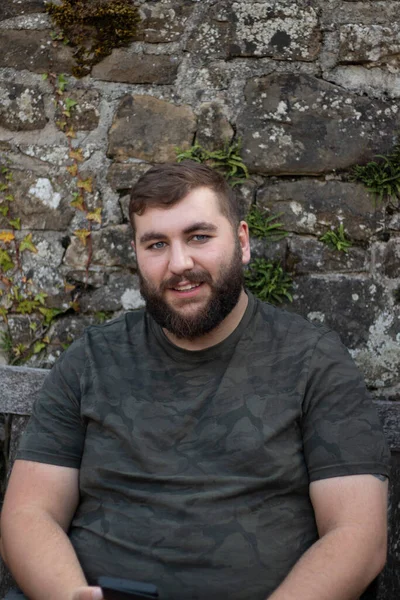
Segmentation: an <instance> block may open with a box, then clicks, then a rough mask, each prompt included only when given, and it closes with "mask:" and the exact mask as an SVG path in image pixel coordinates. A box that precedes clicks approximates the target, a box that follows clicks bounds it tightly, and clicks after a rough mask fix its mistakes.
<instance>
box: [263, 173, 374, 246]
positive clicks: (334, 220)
mask: <svg viewBox="0 0 400 600" xmlns="http://www.w3.org/2000/svg"><path fill="white" fill-rule="evenodd" d="M257 206H258V207H259V208H261V209H263V210H266V211H268V212H269V213H271V214H281V217H280V220H281V221H282V222H283V224H284V228H285V229H286V230H288V231H292V232H294V233H308V234H313V235H317V236H321V235H322V234H324V233H325V232H326V231H327V230H328V229H329V228H330V227H338V225H339V224H340V222H343V224H344V228H345V230H346V232H347V233H348V236H349V238H350V239H351V240H355V241H367V240H368V239H369V238H370V237H371V236H372V235H373V234H374V233H375V232H376V231H377V230H378V229H379V228H380V224H381V221H382V219H383V212H382V210H381V209H378V208H376V206H375V205H374V201H373V198H372V196H371V195H370V194H369V193H368V192H367V190H366V188H365V187H364V185H362V184H359V183H346V182H342V181H336V180H332V181H319V180H316V179H308V178H304V179H301V180H297V181H294V180H293V181H290V180H283V181H280V180H270V181H267V182H266V183H265V185H264V186H263V187H262V188H261V189H260V190H259V191H258V192H257Z"/></svg>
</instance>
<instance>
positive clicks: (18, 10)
mask: <svg viewBox="0 0 400 600" xmlns="http://www.w3.org/2000/svg"><path fill="white" fill-rule="evenodd" d="M44 9H45V0H23V2H22V3H21V0H6V1H5V2H2V3H1V4H0V21H3V20H4V19H11V18H12V17H18V16H19V15H21V14H30V13H39V12H44Z"/></svg>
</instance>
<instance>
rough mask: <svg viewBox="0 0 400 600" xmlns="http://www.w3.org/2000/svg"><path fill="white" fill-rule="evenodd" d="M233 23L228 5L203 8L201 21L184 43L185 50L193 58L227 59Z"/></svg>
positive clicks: (226, 3)
mask: <svg viewBox="0 0 400 600" xmlns="http://www.w3.org/2000/svg"><path fill="white" fill-rule="evenodd" d="M232 36H233V22H232V13H231V11H230V7H229V3H228V2H226V0H224V1H222V2H216V3H215V4H213V5H211V6H207V7H205V8H204V13H202V15H201V19H200V21H199V22H198V24H197V27H194V28H193V29H192V30H191V32H190V35H189V37H188V40H187V42H186V46H185V50H187V51H188V52H190V53H191V54H192V55H193V56H199V57H203V58H205V57H206V58H214V59H222V60H224V59H227V58H229V49H230V46H231V43H232Z"/></svg>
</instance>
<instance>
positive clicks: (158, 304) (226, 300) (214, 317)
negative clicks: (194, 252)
mask: <svg viewBox="0 0 400 600" xmlns="http://www.w3.org/2000/svg"><path fill="white" fill-rule="evenodd" d="M138 276H139V281H140V293H141V295H142V296H143V298H144V300H145V301H146V309H147V311H148V313H149V314H150V315H151V316H152V317H153V319H154V320H155V321H156V323H158V325H160V327H162V328H164V329H166V330H167V331H169V332H170V333H172V334H173V335H174V336H175V337H177V338H179V339H187V340H193V339H195V338H198V337H201V336H203V335H205V334H206V333H209V332H210V331H212V330H213V329H215V327H217V326H218V325H219V324H220V323H222V321H223V320H224V319H225V317H227V316H228V315H229V313H230V312H231V311H232V310H233V309H234V308H235V306H236V304H237V303H238V301H239V297H240V294H241V291H242V289H243V284H244V276H243V266H242V251H241V248H240V244H239V240H238V239H237V240H236V243H235V250H234V253H233V256H232V259H231V261H230V262H229V263H228V264H226V265H222V266H221V268H220V271H219V274H218V279H217V280H216V281H214V282H213V280H212V277H211V275H210V273H209V272H208V271H198V270H197V271H195V270H190V271H185V272H184V273H183V274H182V275H174V276H173V277H170V278H169V279H168V280H166V281H164V282H163V283H162V284H161V285H160V287H159V288H156V287H155V286H154V285H153V284H151V283H150V282H149V281H148V280H146V279H145V278H144V277H143V275H142V274H141V272H140V269H138ZM185 280H186V281H190V282H191V283H206V284H208V285H209V286H210V288H211V296H210V298H209V300H208V302H207V303H206V304H205V306H204V307H203V308H199V310H198V311H197V312H196V313H195V314H192V315H185V314H181V313H180V312H179V311H178V310H175V309H174V308H173V307H172V306H170V304H169V303H168V302H166V301H165V300H164V298H163V292H164V291H165V290H167V289H168V288H173V287H175V286H177V285H179V283H180V282H181V281H185ZM189 302H190V300H188V303H189Z"/></svg>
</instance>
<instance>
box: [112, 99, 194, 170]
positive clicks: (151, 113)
mask: <svg viewBox="0 0 400 600" xmlns="http://www.w3.org/2000/svg"><path fill="white" fill-rule="evenodd" d="M195 129H196V118H195V115H194V113H193V111H192V110H191V109H190V107H188V106H176V105H174V104H171V103H170V102H166V101H164V100H158V99H157V98H154V97H152V96H126V97H125V98H124V99H123V100H122V102H121V103H120V105H119V107H118V111H117V113H116V116H115V119H114V122H113V125H112V127H111V130H110V138H109V146H108V155H109V156H110V157H112V158H116V159H117V160H125V159H127V158H129V157H134V158H139V159H141V160H146V161H149V162H168V161H174V160H175V156H176V154H175V148H176V147H177V146H178V147H180V148H185V149H187V148H189V146H190V144H191V143H192V141H193V135H194V132H195Z"/></svg>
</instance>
